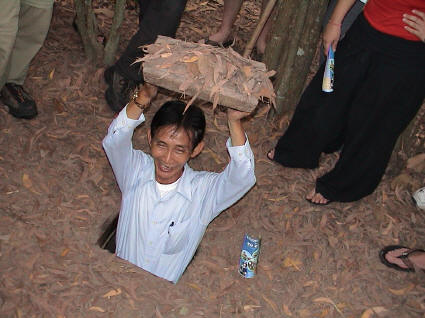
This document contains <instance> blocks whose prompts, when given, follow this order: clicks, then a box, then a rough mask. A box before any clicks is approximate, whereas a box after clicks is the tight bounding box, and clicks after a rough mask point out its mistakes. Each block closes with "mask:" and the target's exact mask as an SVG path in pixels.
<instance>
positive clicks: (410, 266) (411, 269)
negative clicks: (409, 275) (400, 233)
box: [379, 245, 425, 272]
mask: <svg viewBox="0 0 425 318" xmlns="http://www.w3.org/2000/svg"><path fill="white" fill-rule="evenodd" d="M400 249H406V250H407V251H405V252H403V253H401V254H400V256H397V258H399V259H401V260H402V261H403V263H404V265H406V267H401V266H399V265H397V264H395V263H390V262H389V261H388V260H387V258H386V257H385V256H386V255H387V254H388V253H389V252H391V251H395V250H400ZM418 252H419V253H425V251H424V250H421V249H410V248H408V247H405V246H401V245H389V246H386V247H384V248H383V249H382V250H381V251H380V252H379V259H380V260H381V262H382V264H384V265H386V266H388V267H390V268H393V269H396V270H398V271H402V272H414V271H415V266H414V265H413V263H412V262H411V261H410V260H409V256H410V255H412V254H413V253H418Z"/></svg>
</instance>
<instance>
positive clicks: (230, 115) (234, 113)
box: [227, 108, 249, 121]
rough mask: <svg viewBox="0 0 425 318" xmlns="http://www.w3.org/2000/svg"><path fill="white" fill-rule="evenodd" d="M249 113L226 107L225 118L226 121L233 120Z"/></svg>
mask: <svg viewBox="0 0 425 318" xmlns="http://www.w3.org/2000/svg"><path fill="white" fill-rule="evenodd" d="M248 115H249V113H247V112H241V111H239V110H236V109H232V108H228V109H227V120H228V121H235V120H241V119H242V118H244V117H246V116H248Z"/></svg>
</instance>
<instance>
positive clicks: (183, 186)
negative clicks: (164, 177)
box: [146, 163, 193, 201]
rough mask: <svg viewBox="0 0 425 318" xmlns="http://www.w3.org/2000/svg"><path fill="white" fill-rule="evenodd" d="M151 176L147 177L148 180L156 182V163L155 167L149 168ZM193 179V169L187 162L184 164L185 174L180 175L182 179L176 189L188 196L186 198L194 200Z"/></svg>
mask: <svg viewBox="0 0 425 318" xmlns="http://www.w3.org/2000/svg"><path fill="white" fill-rule="evenodd" d="M149 170H150V171H149V176H148V178H146V182H149V181H152V182H153V183H155V182H156V180H155V165H153V169H149ZM192 179H193V170H192V168H191V167H189V165H188V164H187V163H186V164H185V165H184V170H183V174H182V175H181V177H180V181H179V183H178V185H177V188H176V191H177V192H178V193H180V194H181V195H182V196H183V197H185V198H186V200H189V201H192V191H191V189H192V185H191V183H192Z"/></svg>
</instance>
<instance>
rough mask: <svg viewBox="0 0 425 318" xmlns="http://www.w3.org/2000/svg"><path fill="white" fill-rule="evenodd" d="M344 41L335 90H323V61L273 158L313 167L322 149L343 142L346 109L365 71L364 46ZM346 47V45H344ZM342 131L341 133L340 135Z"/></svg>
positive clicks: (340, 48) (325, 149) (337, 66)
mask: <svg viewBox="0 0 425 318" xmlns="http://www.w3.org/2000/svg"><path fill="white" fill-rule="evenodd" d="M344 42H346V41H343V42H341V44H340V46H339V48H338V51H337V52H336V54H335V78H337V79H338V80H337V81H335V83H334V92H332V93H325V92H323V91H322V81H323V71H324V65H322V66H321V67H320V68H319V70H318V71H317V73H316V75H315V76H314V77H313V79H312V81H311V82H310V84H309V85H308V86H307V88H306V90H305V91H304V92H303V94H302V96H301V99H300V102H299V103H298V105H297V108H296V110H295V113H294V116H293V118H292V119H291V123H290V125H289V127H288V129H287V130H286V132H285V133H284V135H283V136H282V137H281V138H280V139H279V141H278V143H277V145H276V147H275V153H274V157H273V160H275V161H276V162H278V163H280V164H282V165H284V166H287V167H294V168H308V169H313V168H316V167H317V166H318V162H319V157H320V155H321V153H322V152H325V151H328V150H329V148H330V147H331V146H332V147H335V148H337V146H336V145H335V141H336V140H338V141H339V142H340V143H342V142H343V137H344V136H343V134H344V131H345V125H346V113H347V111H348V108H349V105H350V101H351V99H352V96H353V94H354V92H355V91H356V90H357V85H358V84H357V83H358V81H361V79H362V78H363V77H364V73H365V65H363V64H364V63H365V62H364V59H365V58H366V57H364V56H363V55H362V54H361V53H362V52H361V50H362V49H361V48H358V47H357V48H353V47H351V45H348V46H347V45H344ZM345 47H346V48H345ZM341 135H342V137H340V136H341Z"/></svg>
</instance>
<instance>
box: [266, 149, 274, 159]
mask: <svg viewBox="0 0 425 318" xmlns="http://www.w3.org/2000/svg"><path fill="white" fill-rule="evenodd" d="M274 151H275V150H274V149H270V150H269V152H268V153H267V155H266V156H267V158H268V159H269V160H273V159H274Z"/></svg>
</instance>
